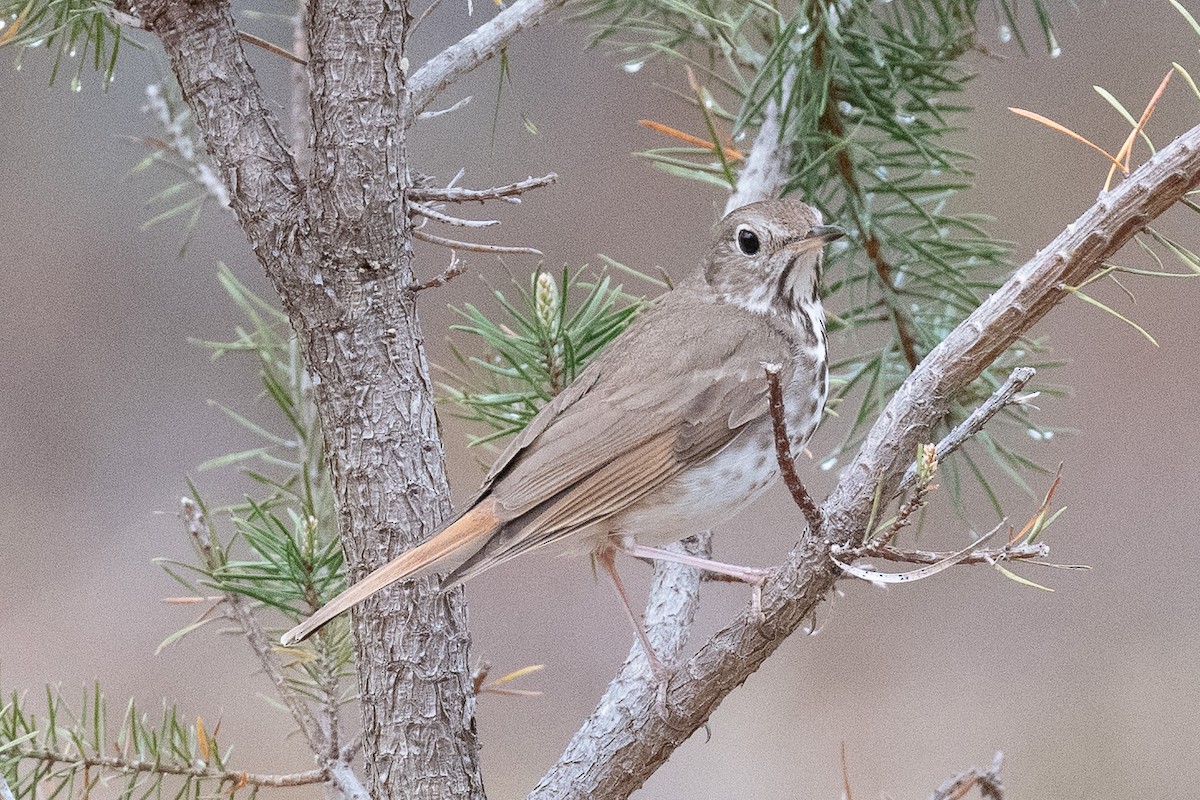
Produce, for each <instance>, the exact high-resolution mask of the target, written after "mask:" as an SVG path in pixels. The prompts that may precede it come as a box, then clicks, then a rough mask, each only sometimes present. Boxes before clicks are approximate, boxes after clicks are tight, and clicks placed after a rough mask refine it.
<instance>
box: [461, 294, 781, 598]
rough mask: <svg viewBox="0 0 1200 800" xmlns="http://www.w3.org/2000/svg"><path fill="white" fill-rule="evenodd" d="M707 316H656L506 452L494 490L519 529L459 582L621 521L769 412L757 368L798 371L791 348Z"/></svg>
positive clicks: (714, 310) (757, 329)
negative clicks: (700, 338) (782, 366)
mask: <svg viewBox="0 0 1200 800" xmlns="http://www.w3.org/2000/svg"><path fill="white" fill-rule="evenodd" d="M684 310H686V311H687V312H688V313H693V314H694V313H695V308H694V306H693V307H691V308H689V309H684ZM703 310H704V311H706V312H708V314H711V316H712V317H715V318H712V319H707V320H690V321H688V322H686V323H685V322H684V321H683V320H679V319H674V320H673V319H670V317H671V316H672V315H673V314H675V313H680V312H679V311H676V310H673V309H671V308H670V306H664V307H662V308H660V309H656V312H658V313H654V314H653V316H652V317H649V318H647V319H645V320H643V322H646V323H648V324H647V325H646V326H645V327H644V328H643V329H641V330H638V331H631V333H633V334H635V335H634V336H633V337H631V338H630V339H628V340H627V341H626V343H625V346H624V347H623V348H618V349H615V350H613V351H611V352H610V353H606V354H605V355H604V356H602V357H601V358H600V359H598V360H597V362H596V363H594V364H593V365H592V366H591V367H589V368H588V372H587V373H585V375H584V376H581V381H583V380H585V379H586V388H584V389H583V390H582V391H581V392H580V393H579V394H578V396H576V397H575V398H574V399H573V401H572V402H570V403H568V404H565V405H564V406H563V407H561V408H553V407H547V409H546V410H544V411H543V412H542V413H543V414H547V412H551V411H552V412H553V416H552V417H551V418H550V419H549V420H547V421H545V424H543V425H542V426H541V427H540V429H539V430H538V431H537V432H536V433H535V434H533V435H532V436H531V437H530V439H529V441H527V442H525V443H524V445H523V447H521V448H519V449H517V448H515V444H516V443H514V447H510V450H513V451H514V452H511V453H510V454H508V458H507V460H506V461H505V462H504V463H503V464H502V465H501V466H500V467H499V468H498V469H497V470H495V471H494V476H493V478H492V482H491V483H490V484H488V487H487V490H486V491H487V496H488V497H489V498H491V499H493V500H495V501H496V503H497V506H498V508H500V509H502V511H501V515H502V517H505V518H507V519H508V520H509V521H511V523H512V524H509V525H506V526H505V527H504V528H503V529H502V530H501V531H500V532H499V533H497V534H496V535H494V536H493V537H492V540H491V541H490V542H489V543H488V545H487V546H486V547H485V548H484V549H483V550H481V551H480V553H478V554H477V556H476V557H475V558H472V559H471V561H470V562H468V563H467V564H464V565H463V567H462V568H461V569H460V570H458V571H456V572H455V573H454V575H452V576H451V580H452V581H453V580H463V579H466V578H467V577H470V575H472V574H474V573H476V572H478V571H480V570H482V569H485V568H487V567H491V566H493V565H495V564H497V563H500V562H501V561H504V560H507V559H508V558H510V557H512V556H514V555H516V554H518V553H520V552H524V551H525V550H528V549H530V548H532V547H537V546H540V545H542V544H545V543H547V542H550V541H553V540H554V539H557V538H559V537H560V536H565V535H567V534H569V533H572V532H574V531H576V530H579V529H581V528H585V527H587V526H589V525H592V524H595V523H597V522H600V521H603V520H604V519H607V518H609V517H611V516H613V515H615V514H617V513H619V512H621V511H623V510H624V509H626V508H628V507H630V506H631V505H632V504H634V503H636V502H637V501H638V500H641V499H642V498H644V497H646V496H647V495H649V494H650V493H652V492H653V491H655V490H656V489H659V488H661V487H662V486H663V485H665V484H666V483H667V482H668V481H670V480H671V479H672V478H674V477H675V476H676V475H678V474H679V473H680V472H682V471H683V470H685V469H687V468H689V467H691V466H693V465H695V464H697V463H699V462H701V461H703V460H704V459H706V458H708V457H709V456H711V455H712V454H714V453H716V452H717V451H718V450H720V449H721V448H722V447H724V446H725V445H727V444H728V443H729V442H730V441H731V440H732V439H733V438H734V436H736V435H737V433H738V431H739V430H740V429H741V428H742V427H743V426H744V425H746V424H747V423H749V422H751V421H753V420H755V419H760V418H762V417H764V416H766V415H767V414H768V413H769V409H768V404H767V382H766V378H765V374H764V371H763V367H762V365H761V363H762V362H763V361H771V362H775V363H781V362H782V363H788V362H790V359H789V358H788V357H787V355H788V352H789V349H790V348H789V345H788V342H787V340H786V339H785V338H783V337H782V336H780V335H779V334H778V333H776V332H774V331H772V330H770V329H768V328H767V327H766V326H763V325H753V324H747V322H748V320H746V319H741V318H740V317H739V316H738V315H741V314H743V313H744V312H740V311H731V310H730V309H729V308H728V307H725V306H720V305H710V306H708V307H706V308H704V309H703ZM731 314H732V315H733V316H734V317H735V318H734V319H726V318H725V317H727V316H729V315H731ZM734 323H737V324H734ZM697 329H700V330H705V329H707V331H709V332H708V333H706V334H705V336H706V340H705V341H704V342H703V344H702V345H701V346H700V347H699V348H698V347H697V343H696V342H695V341H694V339H693V340H691V341H689V338H690V337H689V336H688V334H689V332H695V331H696V330H697ZM693 335H694V333H693ZM648 336H651V337H654V338H653V339H649V338H647V337H648ZM672 340H674V341H672ZM697 352H702V353H704V354H705V355H704V356H703V357H701V358H698V357H697ZM698 361H700V362H702V363H697V362H698ZM789 366H790V365H789ZM574 388H575V386H574V385H573V386H572V387H571V389H568V391H571V390H572V389H574ZM560 396H561V395H560ZM535 422H542V419H541V415H539V418H538V419H537V420H535Z"/></svg>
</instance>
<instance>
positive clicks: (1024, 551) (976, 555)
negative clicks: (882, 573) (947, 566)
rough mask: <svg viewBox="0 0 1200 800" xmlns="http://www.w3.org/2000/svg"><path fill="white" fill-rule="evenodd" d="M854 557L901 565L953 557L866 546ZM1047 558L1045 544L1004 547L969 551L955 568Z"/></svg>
mask: <svg viewBox="0 0 1200 800" xmlns="http://www.w3.org/2000/svg"><path fill="white" fill-rule="evenodd" d="M854 554H855V556H856V557H858V558H863V557H868V556H869V557H874V558H882V559H886V560H888V561H895V562H897V563H902V564H936V563H938V562H939V561H942V560H943V559H945V558H947V557H949V556H951V555H953V553H939V552H937V551H934V550H904V549H901V548H898V547H892V546H891V545H886V544H884V545H880V544H866V545H863V546H862V547H860V548H858V549H857V550H855V552H854ZM1049 554H1050V548H1049V546H1047V545H1046V544H1022V545H1005V546H1004V547H993V548H985V549H980V550H973V551H971V553H970V554H968V555H966V556H963V557H962V558H960V559H959V560H958V561H956V562H955V564H956V565H957V564H989V565H994V564H996V562H999V561H1029V560H1032V559H1038V558H1045V557H1046V556H1048V555H1049Z"/></svg>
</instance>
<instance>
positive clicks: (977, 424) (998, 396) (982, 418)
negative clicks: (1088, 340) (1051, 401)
mask: <svg viewBox="0 0 1200 800" xmlns="http://www.w3.org/2000/svg"><path fill="white" fill-rule="evenodd" d="M1036 372H1037V371H1036V370H1035V369H1033V367H1017V368H1016V369H1014V370H1013V371H1012V373H1011V374H1010V375H1009V376H1008V380H1006V381H1004V383H1002V384H1000V388H999V389H997V390H996V391H995V392H993V393H992V396H991V397H989V398H988V399H987V400H985V401H984V402H983V404H982V405H980V406H979V407H978V408H976V409H975V410H974V411H972V412H971V414H970V415H969V416H968V417H967V418H966V419H964V420H963V421H962V422H960V423H959V424H958V425H956V426H955V427H954V430H952V431H950V432H949V433H948V434H946V435H945V436H944V437H942V440H941V441H940V442H938V443H937V459H938V463H941V462H942V461H945V459H946V456H948V455H950V454H951V453H953V452H954V451H955V450H957V449H958V448H960V447H962V445H963V443H964V442H965V441H967V440H968V439H970V438H971V437H972V436H974V435H975V434H977V433H979V432H980V431H981V430H983V427H984V426H985V425H987V424H988V421H989V420H991V418H992V417H994V416H996V415H997V414H999V413H1000V411H1002V410H1003V409H1004V408H1005V406H1008V405H1010V404H1011V403H1013V402H1014V398H1015V397H1016V396H1017V393H1018V392H1020V391H1021V390H1022V389H1024V388H1025V384H1027V383H1029V381H1031V380H1033V376H1034V374H1036ZM916 479H917V465H916V463H913V464H911V465H910V466H909V468H908V470H907V471H906V472H905V473H904V477H903V478H902V479H901V480H900V486H899V488H898V489H897V493H898V494H899V493H902V492H906V491H908V490H909V489H910V488H912V484H913V482H914V481H916Z"/></svg>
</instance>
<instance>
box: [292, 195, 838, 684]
mask: <svg viewBox="0 0 1200 800" xmlns="http://www.w3.org/2000/svg"><path fill="white" fill-rule="evenodd" d="M844 235H845V234H844V232H843V231H842V230H841V229H840V228H836V227H833V226H830V225H824V224H822V220H821V215H820V213H819V212H818V211H816V210H815V209H813V208H811V207H809V206H807V205H805V204H804V203H801V202H799V201H796V200H790V199H785V200H771V201H766V202H761V203H753V204H751V205H747V206H743V207H741V208H738V209H736V210H735V211H733V212H732V213H730V214H729V215H728V216H726V217H725V218H724V219H723V220H722V221H721V222H720V223H719V224H718V225H717V228H716V235H715V238H714V241H713V245H712V249H711V250H710V251H709V254H708V257H707V258H706V259H705V261H704V263H703V265H702V269H701V270H700V271H699V273H698V274H695V275H693V276H692V277H690V278H689V279H688V280H686V281H685V282H683V283H682V284H680V285H679V286H677V287H676V288H675V289H674V290H673V291H670V292H668V293H667V294H666V295H665V296H663V297H662V298H661V300H659V301H658V302H657V303H656V304H655V305H654V306H653V307H651V308H650V309H648V310H647V311H646V312H645V313H643V314H642V315H641V316H640V317H639V318H638V320H637V321H636V322H634V324H633V325H631V326H630V327H629V329H628V330H626V331H625V332H624V333H622V334H621V335H620V336H618V337H617V338H616V339H615V340H613V342H612V343H611V344H610V345H609V346H608V348H607V349H605V350H604V352H603V353H601V354H600V356H599V357H598V358H597V359H596V360H595V361H594V362H593V363H592V364H590V365H589V366H588V367H587V368H586V369H585V370H584V371H583V372H582V373H581V374H580V375H579V377H578V378H577V379H576V380H575V382H574V383H572V384H571V385H570V386H568V387H567V388H566V389H564V390H563V391H562V392H561V393H560V394H559V395H558V396H557V397H555V398H554V400H553V401H551V402H550V403H549V404H548V405H546V407H545V408H543V409H542V410H541V412H540V413H538V415H537V416H536V417H534V419H533V421H532V422H530V423H529V426H528V427H526V428H525V430H524V431H522V432H521V433H520V434H519V435H518V436H517V437H516V438H515V439H514V440H513V442H512V443H511V444H510V445H509V446H508V448H507V449H506V450H505V451H504V453H503V454H502V455H501V456H500V458H499V460H497V462H496V463H495V465H494V466H493V467H492V469H491V472H490V473H489V474H488V476H487V477H486V478H485V479H484V482H483V487H482V488H481V489H480V490H479V493H478V494H477V495H476V496H475V498H474V499H473V500H472V501H471V502H470V503H469V504H468V505H467V507H466V509H465V510H464V511H463V512H462V513H460V514H459V515H458V516H457V517H455V518H454V519H453V520H451V521H450V523H449V524H447V525H446V526H445V527H444V528H443V529H442V530H441V531H440V532H439V533H437V534H436V535H434V536H433V537H432V538H431V539H429V540H428V541H426V542H425V543H423V544H421V545H419V546H418V547H415V548H413V549H412V550H410V551H408V552H407V553H404V554H402V555H400V556H399V557H397V558H396V559H394V560H393V561H391V562H389V563H388V564H385V565H384V566H382V567H380V568H378V569H376V570H375V571H374V572H372V573H371V574H370V575H368V576H367V577H366V578H364V579H363V580H361V581H359V582H358V583H356V584H354V585H353V586H351V587H349V588H348V589H346V590H345V591H344V592H342V593H341V594H340V595H338V596H337V597H335V598H334V599H333V600H332V601H331V602H329V603H328V604H327V605H326V606H325V607H323V608H322V609H321V610H320V611H318V612H317V613H316V614H314V615H313V616H312V617H311V618H309V619H307V620H305V621H304V622H302V623H301V624H299V625H297V626H296V627H295V628H293V629H292V630H290V631H288V632H287V633H286V634H284V636H283V639H282V641H283V643H284V644H292V643H294V642H297V641H300V640H301V639H304V638H305V637H307V636H308V635H310V634H311V633H313V631H315V630H317V628H319V627H321V626H322V625H324V624H325V623H326V622H328V621H329V620H331V619H333V618H334V617H335V616H337V615H338V614H340V613H342V612H343V611H345V610H347V609H348V608H350V607H351V606H353V605H354V604H356V603H358V602H359V601H361V600H363V599H364V598H366V597H367V596H369V595H371V594H373V593H374V592H377V591H379V590H380V589H382V588H383V587H385V586H387V585H388V584H391V583H393V582H394V581H398V580H402V579H404V578H412V577H417V576H420V575H424V574H429V573H432V572H449V574H447V575H446V576H445V577H444V579H443V582H442V585H443V587H445V588H448V587H451V586H454V585H455V584H458V583H460V582H462V581H465V580H467V579H468V578H472V577H474V576H475V575H478V574H479V573H480V572H483V571H484V570H486V569H490V568H491V567H494V566H496V565H497V564H500V563H503V562H505V561H508V560H509V559H510V558H514V557H516V556H519V555H521V554H522V553H527V552H529V551H531V550H534V549H536V548H539V547H542V546H544V545H548V544H551V543H553V542H557V541H560V540H562V539H565V538H566V537H572V538H574V539H575V540H576V541H579V542H582V543H584V544H585V545H586V547H587V548H588V549H590V550H591V551H592V552H593V553H594V555H595V557H596V560H597V562H598V563H599V564H600V565H601V566H602V567H603V568H604V570H605V571H606V572H607V573H608V574H609V575H610V576H611V577H612V579H613V581H614V583H615V584H616V587H617V589H618V591H619V593H620V594H621V598H622V601H623V602H624V604H625V608H626V611H627V612H628V614H629V616H630V618H631V619H632V620H633V623H634V626H635V628H636V630H637V631H638V635H639V638H640V639H641V641H642V645H643V647H644V648H645V650H646V654H647V659H648V661H649V663H650V666H651V668H652V669H653V670H654V671H655V673H656V674H661V673H662V665H661V664H660V663H659V662H658V659H657V658H656V656H655V654H654V651H653V650H652V649H651V647H650V645H649V642H648V641H647V640H646V637H645V633H644V631H643V629H642V626H641V624H640V623H639V622H638V621H637V617H636V615H635V614H634V613H633V610H632V608H631V607H630V605H629V602H628V599H627V598H626V596H625V591H624V588H623V587H622V585H621V581H620V578H619V577H618V575H617V572H616V568H615V565H614V563H613V555H614V553H615V552H616V551H618V550H620V551H623V552H626V553H629V554H631V555H633V556H637V557H642V558H654V559H663V560H671V561H681V562H684V563H688V564H692V565H695V566H699V567H702V568H704V569H708V570H711V571H713V572H718V573H722V574H725V575H729V576H731V577H733V578H735V579H737V580H740V581H745V582H747V583H751V584H754V585H761V583H762V581H763V580H764V578H765V576H766V572H765V571H764V570H759V569H753V568H748V567H738V566H734V565H730V564H722V563H719V562H715V561H710V560H708V559H702V558H696V557H691V556H686V555H682V554H679V553H674V552H670V551H667V550H661V549H658V548H659V547H661V546H662V545H664V544H667V543H669V542H673V541H677V540H679V539H683V538H686V537H688V536H690V535H692V534H693V533H695V532H697V531H700V530H706V529H708V528H711V527H713V526H715V525H717V524H718V523H720V522H722V521H724V520H726V519H728V518H729V517H730V516H732V515H733V514H734V513H735V512H736V511H737V510H738V509H740V508H742V507H743V506H745V505H746V504H747V503H748V502H750V501H751V500H752V499H754V498H755V497H757V496H758V495H759V494H761V493H762V491H763V490H764V489H766V488H767V487H768V486H769V485H771V484H772V483H773V482H774V481H775V480H776V479H777V478H778V476H779V468H778V462H777V459H776V457H775V449H774V443H773V436H772V423H771V416H770V410H769V406H768V384H767V380H766V375H765V370H764V365H767V364H776V365H781V366H782V370H781V372H780V375H779V379H780V383H781V385H782V388H783V399H784V411H785V419H786V422H787V428H788V431H789V435H790V437H791V440H792V441H791V445H792V449H793V452H798V451H799V450H800V449H801V448H802V447H803V446H804V444H805V443H806V442H807V441H808V439H809V437H810V436H812V433H813V431H814V430H815V429H816V427H817V423H818V422H819V421H820V418H821V413H822V409H823V407H824V404H825V398H826V395H827V393H828V368H827V361H826V346H825V315H824V311H823V309H822V307H821V300H820V296H819V294H818V289H819V285H820V279H821V261H822V252H823V248H824V246H825V244H826V243H828V242H831V241H833V240H835V239H838V238H841V237H842V236H844Z"/></svg>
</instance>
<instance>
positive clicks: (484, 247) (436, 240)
mask: <svg viewBox="0 0 1200 800" xmlns="http://www.w3.org/2000/svg"><path fill="white" fill-rule="evenodd" d="M413 238H415V239H420V240H421V241H423V242H429V243H430V244H438V245H441V246H442V247H449V248H450V249H451V250H467V251H470V252H472V253H518V254H522V255H530V256H540V255H541V254H542V251H541V250H538V249H537V248H535V247H509V246H507V245H501V244H476V243H475V242H462V241H459V240H458V239H447V238H446V237H444V236H435V235H434V234H432V233H426V232H425V231H423V230H421V229H420V228H414V229H413Z"/></svg>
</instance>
